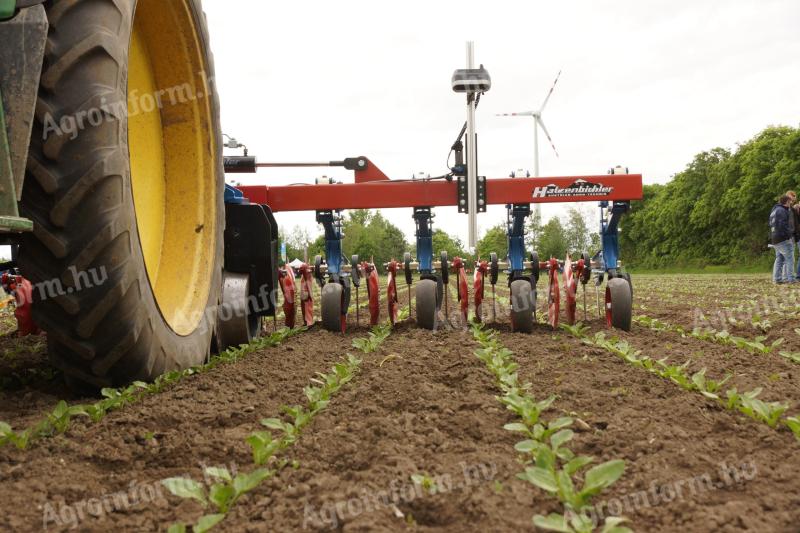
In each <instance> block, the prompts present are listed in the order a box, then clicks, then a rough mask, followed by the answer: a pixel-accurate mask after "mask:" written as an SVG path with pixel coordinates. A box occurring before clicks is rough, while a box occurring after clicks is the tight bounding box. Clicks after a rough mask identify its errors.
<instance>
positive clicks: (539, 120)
mask: <svg viewBox="0 0 800 533" xmlns="http://www.w3.org/2000/svg"><path fill="white" fill-rule="evenodd" d="M536 123H537V124H539V126H541V127H542V131H543V132H544V134H545V135H546V136H547V140H548V141H550V146H551V147H552V148H553V151H554V152H555V153H556V157H560V156H559V155H558V150H556V145H555V144H553V138H552V137H550V132H549V131H547V128H546V127H545V125H544V122H543V121H542V119H540V118H538V117H537V118H536Z"/></svg>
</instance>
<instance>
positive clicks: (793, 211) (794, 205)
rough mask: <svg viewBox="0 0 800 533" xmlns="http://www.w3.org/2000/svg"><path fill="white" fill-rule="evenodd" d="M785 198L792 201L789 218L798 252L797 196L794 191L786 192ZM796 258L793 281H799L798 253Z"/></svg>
mask: <svg viewBox="0 0 800 533" xmlns="http://www.w3.org/2000/svg"><path fill="white" fill-rule="evenodd" d="M786 196H788V197H789V198H790V199H791V201H792V208H791V215H792V217H791V218H792V221H793V222H794V243H795V244H796V245H797V247H798V250H800V202H798V201H797V194H795V192H794V191H789V192H787V193H786ZM797 257H798V261H797V271H796V273H795V279H796V280H798V281H800V252H798V256H797Z"/></svg>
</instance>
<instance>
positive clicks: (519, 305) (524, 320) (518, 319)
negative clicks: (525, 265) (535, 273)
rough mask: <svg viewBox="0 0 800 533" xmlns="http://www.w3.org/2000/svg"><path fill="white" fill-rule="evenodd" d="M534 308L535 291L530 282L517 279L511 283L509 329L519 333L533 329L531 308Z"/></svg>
mask: <svg viewBox="0 0 800 533" xmlns="http://www.w3.org/2000/svg"><path fill="white" fill-rule="evenodd" d="M534 309H536V293H535V292H534V291H533V287H531V282H530V281H528V280H524V279H518V280H515V281H513V282H512V283H511V329H512V330H513V331H515V332H519V333H531V332H532V331H533V310H534Z"/></svg>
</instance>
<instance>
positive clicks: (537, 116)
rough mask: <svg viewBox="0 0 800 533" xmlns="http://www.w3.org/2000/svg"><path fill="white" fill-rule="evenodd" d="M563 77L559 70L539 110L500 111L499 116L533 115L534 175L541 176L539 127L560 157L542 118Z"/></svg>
mask: <svg viewBox="0 0 800 533" xmlns="http://www.w3.org/2000/svg"><path fill="white" fill-rule="evenodd" d="M560 77H561V71H560V70H559V71H558V75H557V76H556V81H554V82H553V86H552V87H550V92H549V93H547V97H546V98H545V99H544V102H543V103H542V107H540V108H539V110H538V111H522V112H520V113H499V114H498V115H497V116H498V117H533V154H534V166H533V177H535V178H538V177H539V128H542V131H543V132H544V134H545V135H546V136H547V140H548V141H550V146H551V147H552V148H553V152H555V154H556V157H558V150H556V145H555V144H553V139H552V137H550V132H548V131H547V126H545V125H544V121H543V120H542V113H543V112H544V108H545V107H547V102H549V101H550V97H551V96H553V91H554V90H555V88H556V84H557V83H558V79H559V78H560Z"/></svg>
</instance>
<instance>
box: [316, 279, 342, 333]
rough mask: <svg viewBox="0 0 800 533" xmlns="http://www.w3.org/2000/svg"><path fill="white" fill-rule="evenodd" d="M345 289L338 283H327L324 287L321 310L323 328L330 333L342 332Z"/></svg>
mask: <svg viewBox="0 0 800 533" xmlns="http://www.w3.org/2000/svg"><path fill="white" fill-rule="evenodd" d="M343 293H344V288H343V287H342V286H341V285H340V284H338V283H326V284H325V286H324V287H322V298H321V301H320V310H321V311H322V327H324V328H325V329H327V330H328V331H333V332H335V333H341V331H342V295H343Z"/></svg>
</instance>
